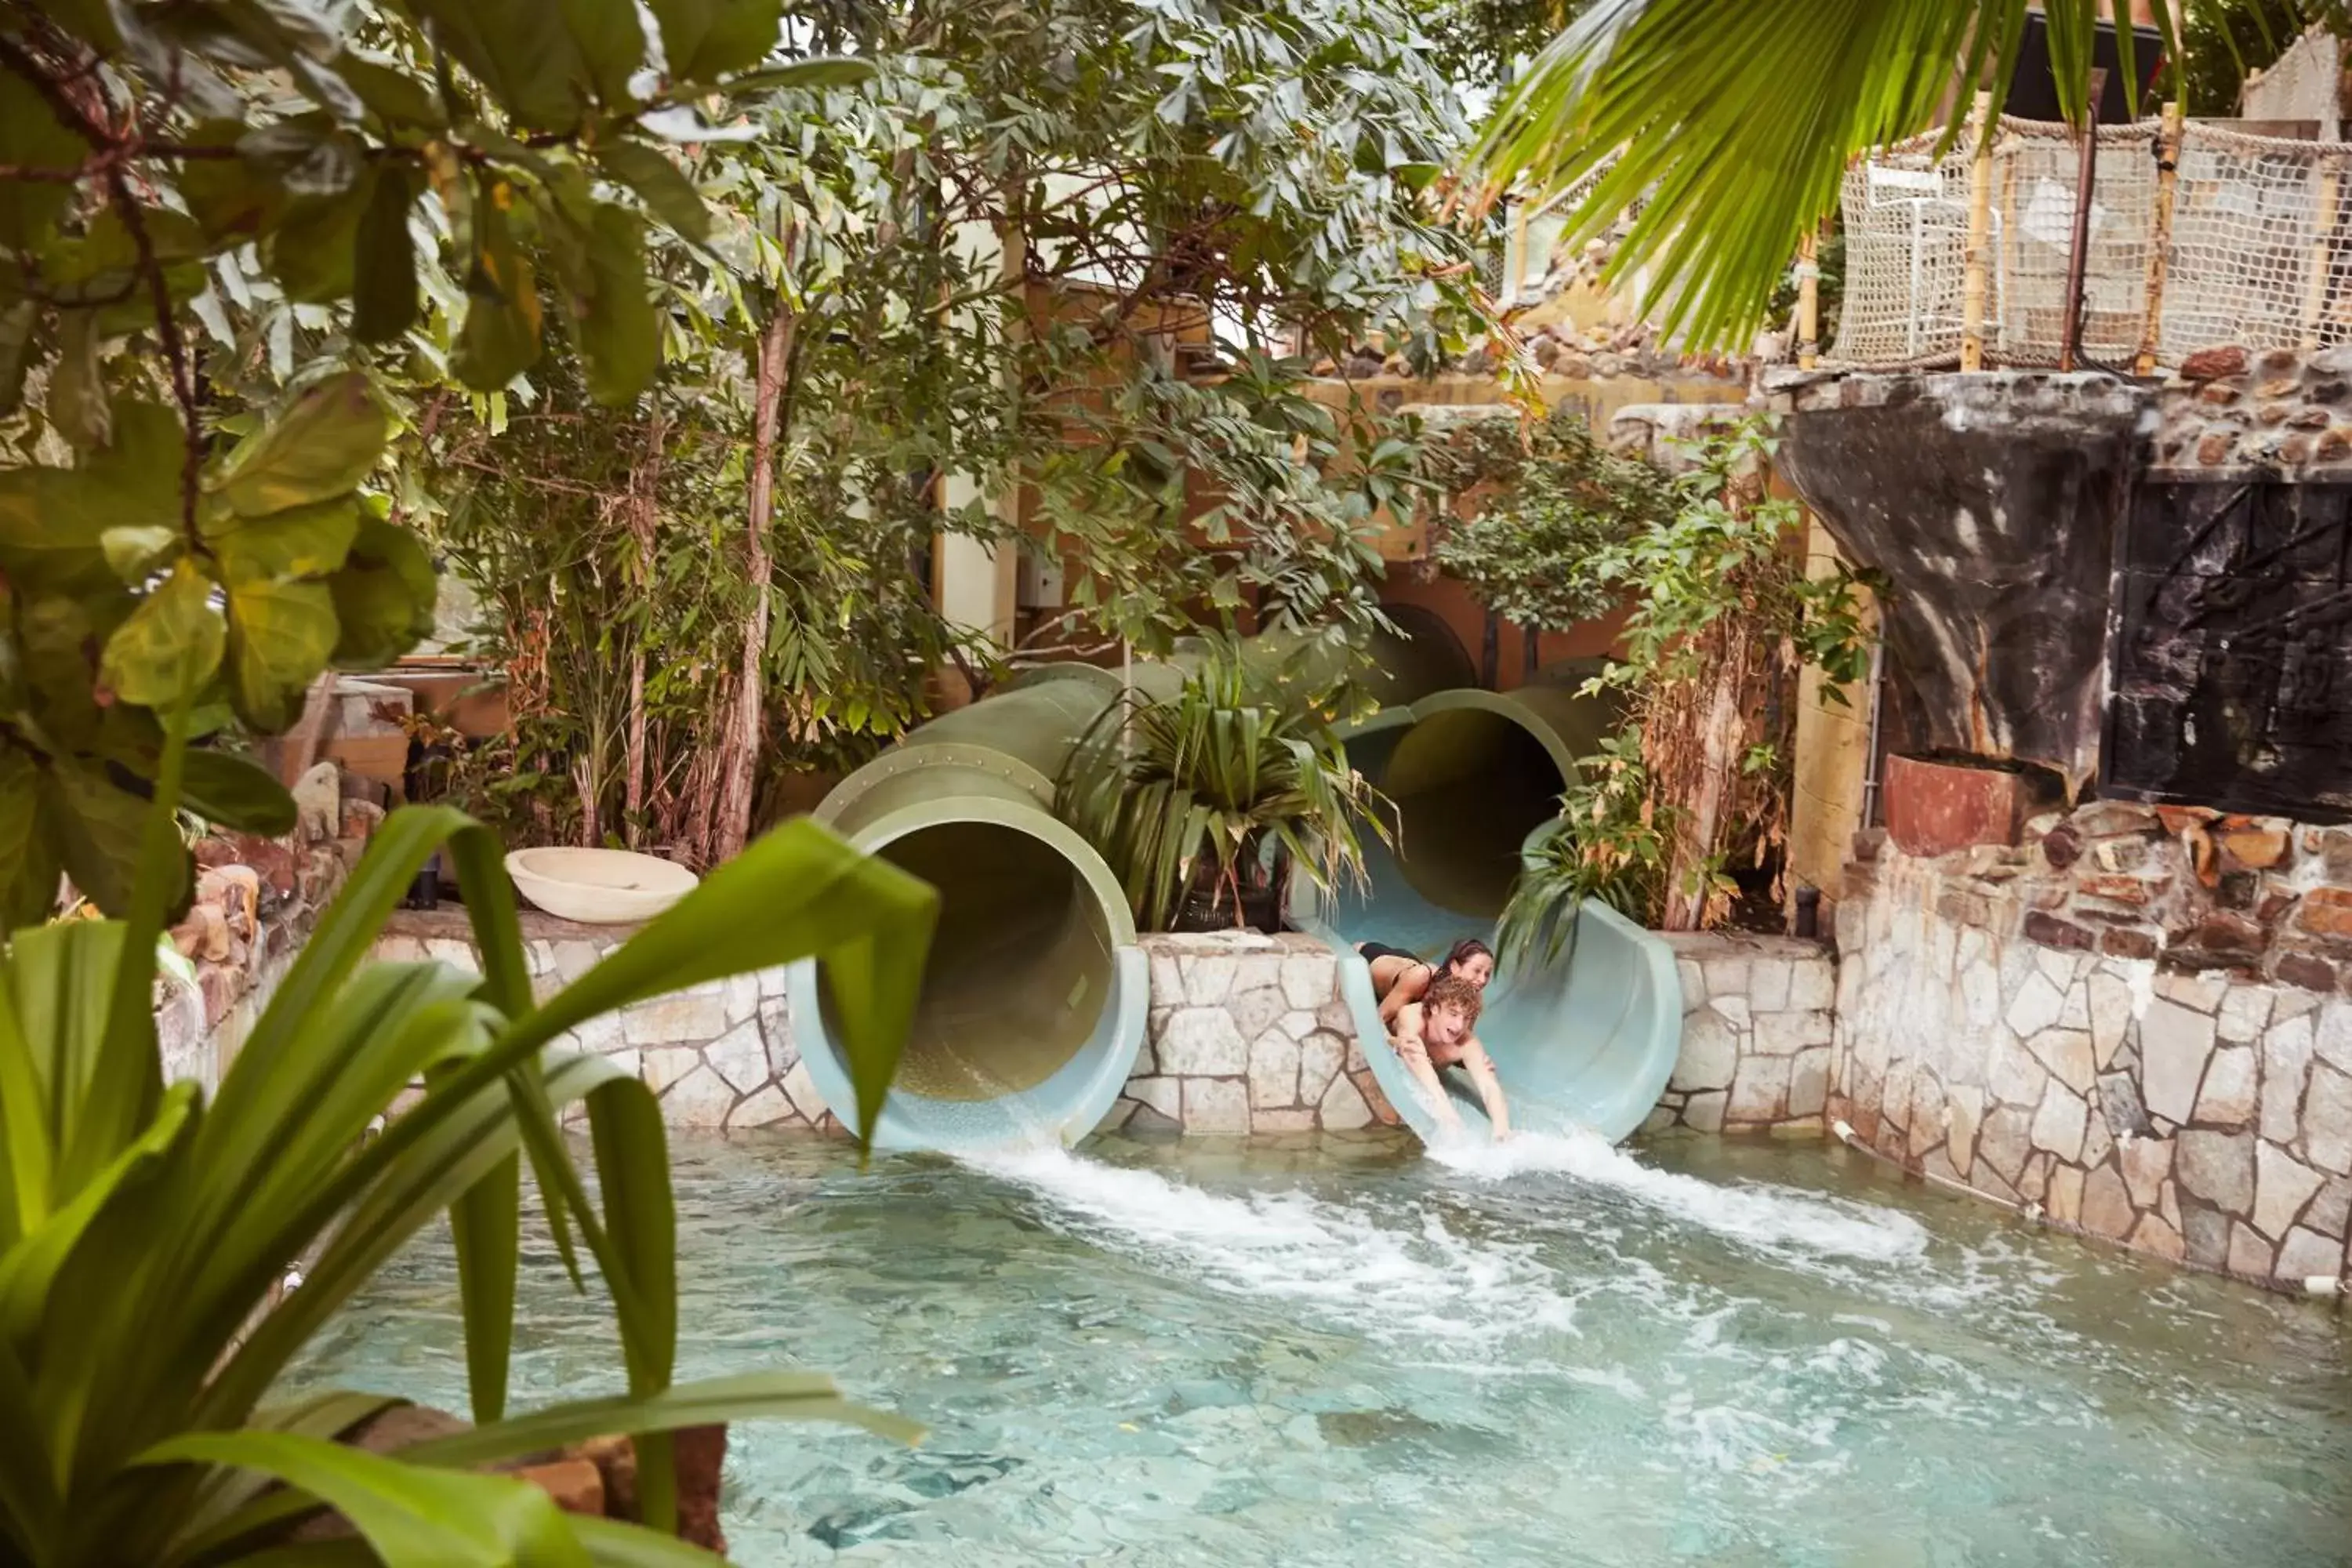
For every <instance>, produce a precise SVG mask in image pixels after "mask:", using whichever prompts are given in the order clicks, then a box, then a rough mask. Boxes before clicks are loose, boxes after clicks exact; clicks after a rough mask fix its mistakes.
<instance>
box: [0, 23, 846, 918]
mask: <svg viewBox="0 0 2352 1568" xmlns="http://www.w3.org/2000/svg"><path fill="white" fill-rule="evenodd" d="M650 9H651V13H652V16H653V20H654V22H655V24H656V26H655V27H654V29H652V30H651V31H648V30H647V29H646V28H645V27H644V26H641V25H640V22H639V18H638V13H637V10H636V8H635V5H633V4H632V3H631V0H576V3H572V4H567V5H563V6H562V7H552V6H545V5H534V4H523V3H520V0H467V3H466V4H458V3H457V0H415V3H413V4H408V5H400V6H393V5H375V4H364V3H362V4H347V5H323V4H311V3H309V0H273V3H272V4H269V5H243V4H239V5H119V4H118V5H89V4H62V3H59V4H48V5H39V6H27V5H19V6H16V7H12V8H10V9H9V10H8V11H7V12H6V13H5V16H0V414H5V415H6V416H8V417H9V419H10V421H11V424H10V426H9V429H8V432H7V437H8V438H7V449H8V451H9V453H10V454H11V455H12V456H13V458H15V461H14V462H13V463H12V464H11V465H10V466H8V467H6V468H0V574H5V589H0V916H5V918H6V919H7V921H9V923H11V924H14V923H19V922H22V921H29V920H32V919H36V918H37V917H38V916H39V915H40V914H41V913H42V912H43V911H45V910H47V907H48V906H49V904H50V902H51V900H53V899H54V897H55V895H56V892H57V888H58V875H59V872H60V871H61V870H62V871H63V872H65V873H66V874H68V876H69V877H70V878H71V879H72V881H73V883H74V884H75V885H76V886H77V887H78V888H79V889H81V890H82V891H83V892H85V893H87V894H88V895H89V897H90V898H91V899H93V900H95V901H96V902H97V903H98V904H99V905H100V907H101V908H103V909H106V910H118V909H120V908H121V906H122V904H123V901H124V900H125V899H126V898H127V896H128V887H129V871H128V868H129V866H130V863H131V854H132V847H133V846H134V844H135V842H136V839H137V831H136V827H137V822H138V820H139V817H140V815H141V812H142V806H143V803H144V800H145V798H146V796H147V795H149V793H151V792H150V788H149V785H148V784H147V782H146V781H147V780H148V779H150V778H151V777H152V773H153V771H154V767H155V764H156V760H157V758H158V756H159V754H160V749H161V743H162V742H161V734H162V731H161V727H160V724H159V722H158V720H157V717H156V714H157V712H158V710H163V709H168V708H172V707H174V706H186V707H187V708H189V709H190V710H192V713H193V715H194V717H193V719H192V722H193V723H194V725H195V726H196V727H197V729H198V730H199V731H202V732H204V733H207V734H211V733H217V732H219V731H221V730H222V729H223V728H224V727H225V726H227V725H229V724H231V723H235V724H237V725H240V726H242V727H243V728H244V729H245V730H247V731H255V732H268V731H277V730H281V729H283V728H285V727H286V726H288V725H289V724H290V723H291V722H292V721H293V720H294V719H295V718H296V716H297V715H299V712H300V711H301V709H302V705H303V694H304V692H305V690H306V689H307V688H308V687H309V685H310V682H311V680H312V679H314V678H315V677H317V676H318V675H319V674H320V672H321V671H322V670H324V669H326V668H329V667H330V666H331V665H332V666H339V667H344V668H351V667H368V666H373V665H377V664H381V663H383V662H384V661H386V660H388V659H390V658H394V657H395V656H396V655H398V654H399V653H400V652H401V651H402V650H403V649H404V648H405V647H408V646H409V645H410V644H411V643H412V642H413V641H414V640H415V638H416V637H418V636H419V635H420V634H421V633H422V632H423V631H425V629H426V628H427V627H428V626H429V625H430V618H431V613H432V605H433V601H434V596H435V595H434V584H433V574H432V572H431V568H430V565H429V563H428V561H427V558H426V555H425V552H424V551H423V550H422V549H421V548H420V547H419V545H418V543H417V541H416V540H415V536H414V535H413V534H412V533H410V532H409V531H405V530H404V528H402V527H401V526H399V525H398V524H397V523H395V521H394V520H393V516H392V506H391V498H390V493H389V491H388V490H387V489H385V488H384V487H383V485H382V483H381V480H382V478H383V476H381V475H380V473H379V464H380V463H381V461H382V459H383V455H384V453H385V450H386V447H387V443H388V442H389V441H390V440H391V439H392V438H393V437H394V434H395V431H396V428H397V426H399V425H400V423H401V421H400V419H399V418H398V417H397V415H396V413H395V408H396V406H397V405H396V401H395V399H394V398H393V397H391V396H388V395H387V392H388V385H387V383H388V382H389V381H391V380H393V379H395V378H401V377H406V378H419V377H421V378H423V379H428V380H437V379H440V378H442V377H445V376H446V377H447V378H448V379H451V380H454V381H455V382H457V383H459V384H464V385H466V386H468V387H472V388H476V389H480V390H486V391H487V390H489V389H495V388H500V387H503V386H505V385H506V384H508V383H509V381H511V380H512V379H513V378H514V377H516V376H517V375H519V374H522V373H523V372H525V371H527V370H528V369H530V366H531V365H532V364H533V363H536V362H537V360H538V359H539V357H540V355H541V352H542V349H541V342H542V338H543V337H544V336H545V335H546V334H547V332H549V331H560V332H561V334H562V337H563V338H564V339H565V340H566V341H568V342H570V343H571V344H572V346H573V349H574V351H575V352H576V353H577V354H578V355H579V359H580V363H581V365H582V369H583V380H584V382H585V384H586V386H587V388H588V390H589V392H590V394H591V395H593V396H594V397H596V398H598V399H600V400H603V401H606V402H612V403H623V402H626V401H628V400H629V399H630V398H632V397H634V396H635V395H637V394H638V393H639V392H641V391H642V390H643V389H644V388H645V387H646V385H647V384H649V382H650V381H651V379H652V377H653V375H654V374H655V372H656V367H657V363H658V360H659V356H660V348H661V323H660V321H659V319H658V317H657V315H656V311H655V310H654V308H653V303H652V297H651V294H650V292H649V290H648V288H647V284H646V275H645V268H644V255H645V234H646V226H647V219H648V215H651V216H653V217H654V218H656V220H658V221H659V222H662V223H666V224H683V225H685V226H688V227H689V228H691V227H693V226H696V224H697V223H698V218H699V215H700V214H701V212H702V207H701V203H700V201H699V198H698V197H697V196H696V195H695V193H694V192H693V190H692V188H691V187H690V186H689V185H688V184H686V183H685V182H684V181H683V180H682V179H680V178H679V176H678V175H677V170H676V167H675V165H674V164H673V163H671V162H670V160H669V158H668V157H667V155H666V154H665V153H664V152H663V151H662V149H661V146H660V144H659V137H660V136H661V135H662V134H664V133H667V134H671V135H677V134H689V135H691V134H697V133H699V129H700V127H701V126H702V123H703V122H702V121H701V118H700V113H699V110H698V107H697V106H698V105H702V104H706V103H716V102H718V101H719V98H720V96H721V95H722V94H724V93H725V92H728V91H730V90H731V91H739V92H745V93H754V94H756V93H759V92H764V91H767V90H771V89H775V88H777V87H779V86H786V85H793V84H795V83H805V82H806V81H808V80H809V79H812V78H818V79H840V78H844V77H855V76H863V75H865V74H866V72H867V70H868V68H867V67H866V66H864V65H862V64H858V63H856V62H827V61H815V62H811V61H801V62H796V63H782V62H773V61H771V60H770V58H769V57H770V56H771V54H772V51H773V50H774V49H775V48H776V47H777V43H778V39H779V37H780V29H781V24H780V11H779V6H778V5H777V4H776V3H775V0H752V3H751V4H745V5H736V6H732V7H729V8H727V9H726V10H725V11H723V12H720V11H716V10H714V9H713V8H711V7H709V6H708V5H702V4H699V3H696V0H654V4H652V5H651V7H650ZM256 284H261V285H264V286H266V289H267V292H268V295H269V297H270V302H271V304H272V306H273V308H274V309H275V312H276V313H275V314H274V315H272V316H271V317H270V318H269V322H268V325H267V326H266V327H265V328H263V329H262V330H263V332H264V335H265V337H266V339H267V342H265V343H264V344H263V345H261V346H262V347H263V350H264V352H265V353H267V354H268V357H269V358H270V360H271V362H272V363H273V365H274V368H275V369H276V371H277V372H278V377H277V379H278V385H277V387H276V389H275V390H274V392H273V393H272V395H268V397H267V398H266V399H261V400H254V401H248V400H246V399H243V398H233V399H229V400H226V401H223V400H219V399H216V397H215V393H216V392H217V391H219V390H221V389H220V386H219V384H217V383H215V381H214V380H212V379H211V377H210V376H208V374H206V370H207V366H206V360H205V354H204V353H203V352H202V350H201V349H200V347H199V341H200V340H199V339H198V338H197V329H198V328H199V327H200V326H201V327H202V328H203V329H204V332H205V335H206V336H207V337H209V338H210V339H212V340H214V341H215V342H236V340H237V338H238V335H239V333H240V331H242V330H243V328H244V327H245V326H249V325H251V323H250V322H247V323H242V324H241V323H240V322H239V321H235V320H232V319H231V317H232V310H235V311H236V312H244V311H246V310H247V309H248V308H249V307H251V306H254V305H256V304H257V303H258V301H257V294H258V293H259V292H260V290H257V289H256V288H255V287H254V286H255V285H256ZM224 300H226V301H227V303H224ZM298 329H299V331H298ZM188 786H189V787H188V795H189V798H190V800H191V802H192V803H193V804H194V805H196V806H197V807H198V808H199V809H200V810H202V811H203V812H204V813H205V815H207V816H210V817H212V818H213V819H215V820H218V821H223V822H227V823H231V824H236V825H239V826H275V825H279V824H282V823H283V822H284V821H285V820H287V818H288V815H289V803H288V802H287V801H286V799H285V796H284V793H283V791H282V790H281V789H279V788H278V786H277V785H276V784H274V783H273V782H272V781H271V780H270V779H269V778H268V775H266V774H265V773H262V772H261V771H260V770H259V769H257V768H255V767H253V766H251V765H249V764H245V763H239V762H237V761H236V760H234V759H233V758H232V757H231V756H230V755H229V754H228V753H227V752H224V751H219V750H207V751H203V752H198V753H197V754H196V758H195V760H194V761H192V763H191V773H190V776H189V780H188Z"/></svg>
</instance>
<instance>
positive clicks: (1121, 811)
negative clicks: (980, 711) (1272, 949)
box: [1055, 637, 1389, 931]
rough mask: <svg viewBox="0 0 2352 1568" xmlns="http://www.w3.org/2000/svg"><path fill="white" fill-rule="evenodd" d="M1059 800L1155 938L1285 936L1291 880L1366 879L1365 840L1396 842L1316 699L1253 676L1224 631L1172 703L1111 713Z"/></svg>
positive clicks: (1322, 884)
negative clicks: (1243, 933)
mask: <svg viewBox="0 0 2352 1568" xmlns="http://www.w3.org/2000/svg"><path fill="white" fill-rule="evenodd" d="M1055 799H1056V801H1057V803H1058V809H1059V811H1060V813H1061V816H1062V817H1063V820H1065V821H1066V822H1067V823H1068V824H1069V825H1070V826H1073V827H1075V828H1076V829H1077V830H1078V831H1079V832H1080V833H1082V834H1084V835H1085V836H1086V837H1087V839H1088V841H1089V842H1091V843H1092V844H1093V845H1094V846H1095V847H1096V848H1097V850H1098V851H1099V852H1100V853H1101V854H1102V856H1103V858H1104V859H1106V860H1107V861H1108V862H1109V863H1110V866H1111V868H1112V869H1113V870H1114V871H1115V872H1116V873H1117V874H1118V878H1119V880H1120V883H1121V885H1122V886H1123V887H1124V888H1125V889H1126V891H1127V896H1128V900H1129V903H1130V905H1131V906H1132V907H1133V909H1134V911H1135V918H1136V921H1137V923H1138V924H1139V925H1140V926H1142V927H1144V928H1145V929H1147V930H1151V931H1214V930H1218V929H1222V928H1226V927H1241V926H1248V927H1255V928H1256V929H1257V930H1260V931H1278V930H1280V929H1281V924H1282V911H1283V908H1284V904H1285V902H1286V897H1287V894H1288V889H1289V884H1290V879H1291V878H1292V877H1294V876H1300V875H1303V876H1306V877H1308V878H1310V879H1312V880H1313V881H1314V883H1315V885H1316V886H1318V888H1323V889H1331V888H1335V887H1337V886H1338V885H1339V884H1340V883H1341V882H1343V881H1349V880H1360V879H1361V877H1362V875H1363V853H1364V851H1363V839H1362V833H1363V832H1364V831H1365V830H1366V829H1367V828H1369V830H1370V832H1371V833H1373V834H1374V835H1375V836H1376V837H1378V838H1379V839H1380V840H1381V842H1384V843H1385V842H1387V841H1388V838H1389V829H1388V826H1387V825H1386V824H1385V823H1384V822H1383V821H1382V820H1381V816H1380V809H1381V805H1382V804H1383V803H1382V802H1381V797H1380V795H1379V793H1378V792H1377V791H1376V790H1374V789H1373V788H1372V787H1371V785H1370V784H1369V783H1367V782H1366V781H1365V779H1364V777H1363V775H1362V774H1361V773H1358V772H1357V771H1356V770H1355V769H1354V768H1353V767H1351V766H1350V765H1349V762H1348V752H1347V747H1346V746H1345V745H1344V744H1342V743H1341V742H1340V740H1339V734H1338V732H1337V731H1335V730H1333V728H1332V727H1331V723H1330V721H1329V719H1328V717H1327V716H1326V715H1325V714H1324V712H1323V711H1322V710H1321V709H1320V707H1319V706H1318V704H1317V702H1316V701H1315V700H1314V697H1313V693H1312V691H1311V690H1310V689H1308V688H1307V687H1306V686H1304V685H1302V684H1299V683H1297V682H1286V681H1283V680H1279V679H1274V678H1273V677H1272V676H1271V675H1270V674H1268V673H1266V672H1263V671H1260V670H1258V669H1257V668H1254V666H1253V665H1252V663H1251V662H1250V661H1249V660H1248V659H1247V658H1245V657H1244V653H1243V651H1242V648H1241V646H1240V645H1239V643H1237V642H1236V641H1235V640H1234V639H1233V638H1232V637H1214V638H1210V639H1208V640H1207V641H1206V643H1205V645H1204V652H1203V654H1202V658H1201V661H1200V663H1199V664H1198V665H1197V666H1196V667H1195V668H1193V670H1192V672H1191V673H1190V674H1189V675H1188V676H1187V677H1186V678H1185V680H1184V683H1183V685H1182V686H1181V688H1179V689H1178V690H1177V691H1176V692H1175V694H1174V695H1172V696H1171V697H1168V698H1165V699H1160V700H1151V699H1148V698H1145V697H1142V696H1141V695H1139V694H1137V693H1133V692H1130V693H1129V694H1127V695H1126V696H1125V697H1124V698H1122V700H1119V701H1118V702H1115V703H1113V704H1112V705H1111V706H1110V707H1109V708H1108V709H1107V710H1105V711H1104V713H1103V715H1102V717H1101V718H1100V719H1098V720H1097V721H1096V722H1095V724H1094V725H1093V727H1092V728H1090V729H1089V730H1088V731H1087V733H1086V734H1085V735H1084V736H1082V737H1081V738H1080V739H1079V742H1078V743H1077V745H1076V747H1074V748H1073V749H1072V751H1071V752H1070V756H1069V759H1068V761H1067V763H1066V764H1065V765H1064V767H1063V770H1062V777H1061V780H1060V785H1059V788H1058V790H1057V791H1056V795H1055Z"/></svg>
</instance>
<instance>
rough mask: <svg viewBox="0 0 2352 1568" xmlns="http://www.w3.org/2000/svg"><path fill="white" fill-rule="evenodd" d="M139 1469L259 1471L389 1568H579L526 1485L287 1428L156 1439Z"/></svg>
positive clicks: (548, 1510)
mask: <svg viewBox="0 0 2352 1568" xmlns="http://www.w3.org/2000/svg"><path fill="white" fill-rule="evenodd" d="M140 1462H141V1463H142V1464H144V1465H178V1464H196V1465H222V1466H229V1467H234V1468H240V1469H249V1470H257V1471H259V1472H261V1473H263V1474H265V1475H268V1476H273V1477H275V1478H277V1479H278V1480H281V1481H283V1482H285V1483H286V1484H287V1485H288V1486H290V1487H293V1488H295V1489H299V1490H301V1491H305V1492H308V1493H310V1495H311V1496H312V1497H315V1498H317V1499H318V1500H320V1501H321V1502H324V1503H326V1504H327V1505H328V1506H330V1507H331V1508H332V1509H334V1510H335V1511H336V1512H338V1513H340V1514H341V1515H342V1516H343V1518H345V1519H346V1520H349V1521H351V1524H352V1529H354V1530H356V1531H359V1533H360V1534H361V1535H362V1536H363V1537H364V1538H365V1539H366V1541H367V1542H368V1544H369V1545H370V1546H373V1548H374V1549H375V1551H376V1554H377V1555H378V1556H379V1557H381V1558H382V1559H383V1563H384V1564H385V1568H465V1565H467V1564H479V1565H480V1568H513V1565H515V1564H519V1563H530V1564H534V1565H541V1564H543V1565H544V1568H574V1565H579V1568H584V1565H585V1564H586V1563H587V1562H588V1558H587V1554H586V1553H585V1552H583V1550H582V1548H581V1547H580V1544H579V1542H577V1541H576V1540H575V1539H574V1538H573V1537H572V1532H571V1531H570V1530H569V1529H568V1528H567V1527H566V1525H565V1523H564V1519H563V1515H562V1513H561V1512H560V1511H558V1510H557V1509H556V1506H555V1501H554V1500H553V1499H551V1498H550V1497H549V1496H548V1495H547V1494H546V1493H545V1492H543V1491H541V1490H540V1489H538V1488H537V1487H534V1486H531V1485H530V1484H529V1483H527V1482H523V1481H517V1480H511V1479H507V1478H506V1477H503V1476H477V1475H467V1474H464V1473H462V1472H457V1471H450V1470H434V1469H426V1468H423V1467H421V1466H415V1465H408V1464H404V1463H402V1462H401V1461H400V1460H398V1459H396V1458H385V1457H383V1456H382V1455H377V1454H368V1453H362V1452H361V1451H360V1450H358V1449H356V1448H348V1447H342V1446H341V1445H340V1444H336V1443H331V1442H328V1441H326V1440H325V1439H323V1438H320V1437H310V1436H299V1435H297V1434H295V1433H290V1432H257V1431H244V1432H195V1433H190V1434H188V1435H186V1436H180V1437H174V1438H172V1439H170V1440H169V1441H166V1442H163V1443H159V1444H157V1445H155V1446H154V1447H152V1448H149V1449H148V1450H147V1451H146V1452H145V1453H144V1454H142V1456H140Z"/></svg>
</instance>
